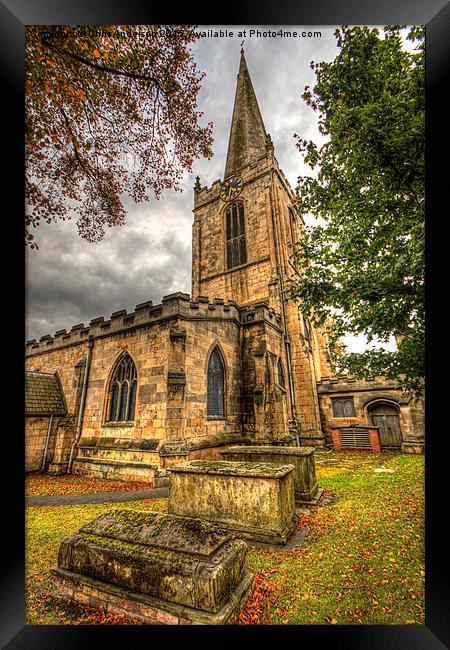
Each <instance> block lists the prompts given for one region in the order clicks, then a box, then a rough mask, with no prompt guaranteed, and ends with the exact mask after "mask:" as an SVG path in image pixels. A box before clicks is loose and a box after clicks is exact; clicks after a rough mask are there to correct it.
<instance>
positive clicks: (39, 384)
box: [25, 372, 67, 415]
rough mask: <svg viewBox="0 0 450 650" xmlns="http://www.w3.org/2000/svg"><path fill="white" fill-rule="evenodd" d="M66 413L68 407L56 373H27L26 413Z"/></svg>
mask: <svg viewBox="0 0 450 650" xmlns="http://www.w3.org/2000/svg"><path fill="white" fill-rule="evenodd" d="M52 413H53V415H66V413H67V409H66V404H65V401H64V396H63V394H62V390H61V386H60V383H59V381H58V378H57V376H56V375H52V374H47V373H43V372H26V373H25V415H51V414H52Z"/></svg>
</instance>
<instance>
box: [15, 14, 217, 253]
mask: <svg viewBox="0 0 450 650" xmlns="http://www.w3.org/2000/svg"><path fill="white" fill-rule="evenodd" d="M198 38H199V36H198V34H196V33H195V32H194V31H193V29H192V28H191V27H188V26H180V27H176V28H174V27H155V26H137V25H125V26H123V25H116V26H102V27H101V28H100V27H99V28H97V27H95V28H94V27H92V26H85V27H83V26H45V25H38V26H29V27H27V29H26V86H25V87H26V94H25V97H26V227H27V232H26V242H27V243H28V244H30V245H31V247H33V248H35V247H36V243H35V241H34V235H33V234H32V232H31V228H33V227H37V226H39V225H40V224H41V223H42V222H43V221H45V222H47V223H51V222H52V221H57V220H59V219H63V220H64V219H68V218H71V217H72V216H77V217H78V220H77V225H78V230H79V233H80V235H81V236H82V237H84V238H85V239H87V240H89V241H92V242H95V241H99V240H101V239H102V237H103V236H104V231H105V226H116V225H122V224H123V223H124V217H125V210H124V207H123V204H122V200H121V194H123V193H127V194H128V196H130V197H131V198H132V199H133V200H134V201H136V202H140V201H145V200H148V198H149V193H150V192H152V193H153V195H154V196H155V198H159V197H160V196H161V194H162V192H163V191H164V190H165V189H175V190H179V189H180V180H181V178H182V174H183V172H184V171H185V170H187V171H192V163H193V161H194V159H196V158H198V157H200V156H205V157H211V156H212V151H211V145H212V136H211V131H212V124H211V123H209V124H207V125H206V126H204V127H202V126H200V124H199V118H201V116H202V113H201V112H199V111H197V110H196V107H197V95H198V92H199V90H200V82H201V80H202V78H203V77H204V73H201V72H199V71H198V70H197V66H196V63H195V62H194V59H193V56H192V54H191V52H190V50H189V46H190V44H191V43H193V42H194V41H196V40H197V39H198Z"/></svg>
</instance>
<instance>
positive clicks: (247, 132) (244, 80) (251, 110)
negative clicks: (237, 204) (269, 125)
mask: <svg viewBox="0 0 450 650" xmlns="http://www.w3.org/2000/svg"><path fill="white" fill-rule="evenodd" d="M265 145H266V129H265V127H264V122H263V120H262V117H261V113H260V111H259V106H258V102H257V101H256V95H255V91H254V90H253V85H252V80H251V79H250V74H249V71H248V68H247V62H246V60H245V55H244V50H243V48H242V46H241V62H240V65H239V73H238V77H237V84H236V95H235V98H234V108H233V118H232V120H231V130H230V140H229V142H228V154H227V162H226V166H225V176H224V178H226V177H227V176H229V175H230V174H232V173H233V172H235V171H237V170H238V169H240V168H241V167H243V166H244V165H246V164H247V163H250V162H253V161H255V160H257V159H258V158H259V157H260V156H263V155H264V154H265V153H266V146H265Z"/></svg>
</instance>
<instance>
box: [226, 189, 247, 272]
mask: <svg viewBox="0 0 450 650" xmlns="http://www.w3.org/2000/svg"><path fill="white" fill-rule="evenodd" d="M225 221H226V238H227V268H229V269H232V268H234V267H235V266H241V264H245V263H246V262H247V249H246V244H245V227H244V204H243V203H242V202H241V201H234V202H233V203H231V204H230V205H229V206H228V207H227V210H226V213H225Z"/></svg>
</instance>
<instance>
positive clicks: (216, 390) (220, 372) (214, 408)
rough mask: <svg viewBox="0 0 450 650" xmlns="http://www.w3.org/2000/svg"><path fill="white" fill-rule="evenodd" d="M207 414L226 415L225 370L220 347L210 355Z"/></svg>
mask: <svg viewBox="0 0 450 650" xmlns="http://www.w3.org/2000/svg"><path fill="white" fill-rule="evenodd" d="M206 414H207V415H210V416H215V417H224V415H225V370H224V365H223V361H222V356H221V354H220V352H219V350H218V348H214V350H213V351H212V353H211V356H210V357H209V363H208V390H207V405H206Z"/></svg>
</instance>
